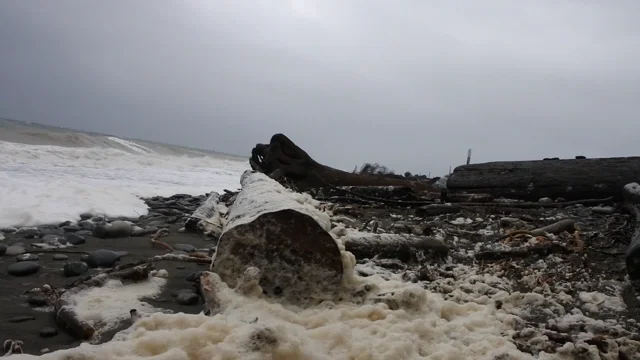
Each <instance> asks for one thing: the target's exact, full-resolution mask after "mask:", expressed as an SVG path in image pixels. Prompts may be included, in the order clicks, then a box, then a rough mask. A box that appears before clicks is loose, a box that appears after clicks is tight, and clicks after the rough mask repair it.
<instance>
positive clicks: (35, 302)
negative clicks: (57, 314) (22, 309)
mask: <svg viewBox="0 0 640 360" xmlns="http://www.w3.org/2000/svg"><path fill="white" fill-rule="evenodd" d="M27 304H29V305H31V306H36V307H39V306H47V305H48V304H49V302H48V301H47V298H46V297H44V296H40V295H33V296H29V298H27Z"/></svg>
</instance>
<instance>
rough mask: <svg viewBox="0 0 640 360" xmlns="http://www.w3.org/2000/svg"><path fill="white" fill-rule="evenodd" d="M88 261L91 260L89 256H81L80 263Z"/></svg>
mask: <svg viewBox="0 0 640 360" xmlns="http://www.w3.org/2000/svg"><path fill="white" fill-rule="evenodd" d="M88 260H89V255H82V256H80V261H82V262H85V263H86V262H87V261H88Z"/></svg>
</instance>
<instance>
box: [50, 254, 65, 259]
mask: <svg viewBox="0 0 640 360" xmlns="http://www.w3.org/2000/svg"><path fill="white" fill-rule="evenodd" d="M51 258H52V259H53V260H55V261H65V260H69V257H68V256H67V255H65V254H53V256H52V257H51Z"/></svg>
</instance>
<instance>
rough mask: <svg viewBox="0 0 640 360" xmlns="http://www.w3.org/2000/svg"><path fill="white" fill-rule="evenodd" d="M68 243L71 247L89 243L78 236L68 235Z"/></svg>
mask: <svg viewBox="0 0 640 360" xmlns="http://www.w3.org/2000/svg"><path fill="white" fill-rule="evenodd" d="M66 239H67V242H68V243H69V244H71V245H81V244H84V243H86V242H87V240H86V239H85V238H84V237H83V236H80V235H78V234H67V236H66Z"/></svg>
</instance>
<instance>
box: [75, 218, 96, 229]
mask: <svg viewBox="0 0 640 360" xmlns="http://www.w3.org/2000/svg"><path fill="white" fill-rule="evenodd" d="M78 226H79V227H80V228H81V229H82V230H88V231H91V230H93V227H94V226H95V225H94V224H93V223H92V222H91V221H88V220H82V221H78Z"/></svg>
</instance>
